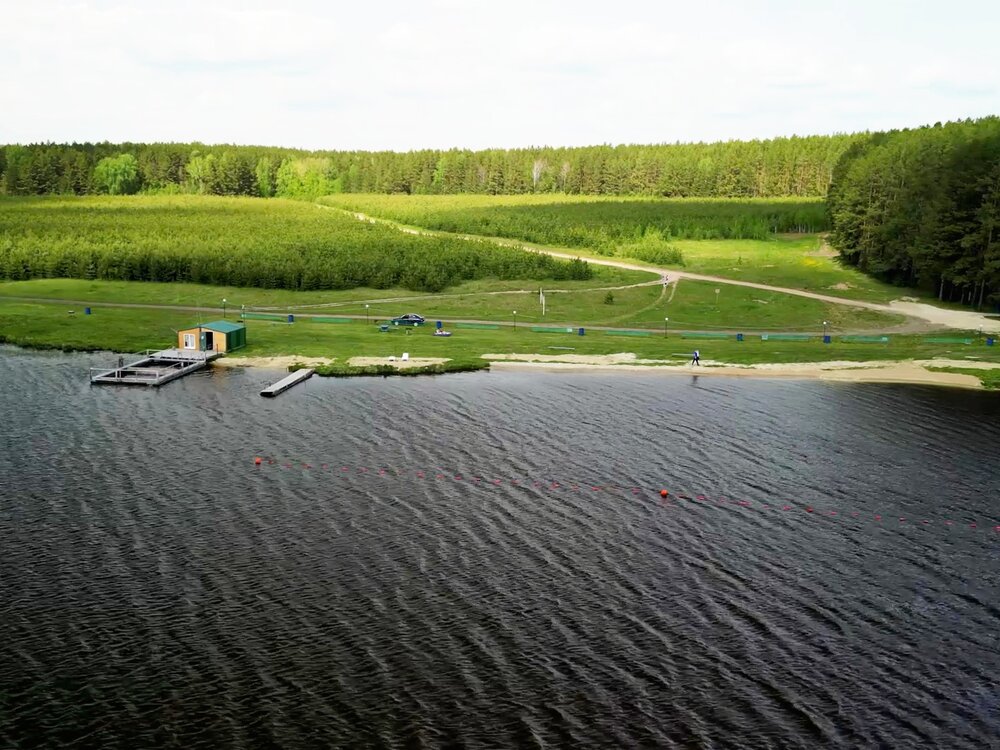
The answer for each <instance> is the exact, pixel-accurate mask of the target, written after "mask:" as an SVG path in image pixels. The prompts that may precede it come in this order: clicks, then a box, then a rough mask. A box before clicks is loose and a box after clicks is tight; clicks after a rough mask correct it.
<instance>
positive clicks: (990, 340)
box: [986, 336, 995, 346]
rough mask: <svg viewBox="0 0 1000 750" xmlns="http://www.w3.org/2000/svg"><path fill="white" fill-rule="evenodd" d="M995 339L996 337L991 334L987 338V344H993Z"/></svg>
mask: <svg viewBox="0 0 1000 750" xmlns="http://www.w3.org/2000/svg"><path fill="white" fill-rule="evenodd" d="M994 340H995V339H994V338H993V337H992V336H990V337H989V338H987V339H986V346H993V341H994Z"/></svg>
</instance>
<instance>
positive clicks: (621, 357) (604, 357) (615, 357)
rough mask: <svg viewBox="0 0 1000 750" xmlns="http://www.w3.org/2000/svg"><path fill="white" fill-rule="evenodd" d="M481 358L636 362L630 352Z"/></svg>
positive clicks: (610, 363) (571, 362) (525, 360)
mask: <svg viewBox="0 0 1000 750" xmlns="http://www.w3.org/2000/svg"><path fill="white" fill-rule="evenodd" d="M482 358H483V359H489V360H493V361H497V360H499V361H506V362H562V363H563V364H573V365H622V364H628V363H635V362H636V361H637V360H636V356H635V354H633V353H632V352H621V353H619V354H483V355H482ZM656 361H660V360H656Z"/></svg>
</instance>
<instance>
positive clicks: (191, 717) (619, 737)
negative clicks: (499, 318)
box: [0, 348, 1000, 748]
mask: <svg viewBox="0 0 1000 750" xmlns="http://www.w3.org/2000/svg"><path fill="white" fill-rule="evenodd" d="M109 361H110V358H109V356H108V355H103V356H102V355H65V354H37V353H27V352H22V351H19V350H16V349H11V348H4V349H0V386H2V389H0V419H2V422H0V477H2V484H0V746H3V747H14V748H19V747H25V748H26V747H64V746H65V747H70V746H72V747H116V748H117V747H121V748H138V747H153V746H167V747H183V748H244V747H246V748H256V747H291V748H298V747H303V748H311V747H428V748H430V747H515V746H517V747H595V748H606V747H706V748H707V747H712V748H721V747H775V748H777V747H781V748H786V747H802V748H815V747H906V748H911V747H947V748H982V747H987V746H993V747H996V746H997V743H998V741H1000V740H998V737H1000V708H998V706H1000V635H998V633H1000V558H998V552H1000V533H998V532H997V531H996V530H995V528H994V527H995V526H997V525H998V524H1000V519H998V516H1000V497H998V495H1000V471H998V465H997V460H998V455H1000V397H998V396H996V395H991V394H986V393H978V392H965V391H950V390H944V389H931V388H914V387H897V386H866V385H847V384H823V383H809V382H788V381H768V380H747V379H740V380H728V379H721V378H704V377H703V378H697V379H696V378H686V377H678V376H665V375H658V374H649V375H645V374H638V375H636V374H628V375H626V376H616V375H613V374H564V373H560V374H537V373H531V374H528V373H475V374H469V375H456V376H447V377H440V378H399V379H391V378H390V379H367V378H366V379H352V380H326V379H320V378H313V379H312V380H310V381H308V382H307V383H305V384H304V385H301V386H298V387H297V388H295V389H294V390H292V391H289V392H288V393H286V394H284V395H282V396H280V397H278V398H277V399H274V400H265V399H261V398H260V397H259V396H258V395H257V392H258V391H259V389H260V388H262V387H263V386H264V385H266V384H268V383H269V382H273V381H274V380H276V379H277V377H279V374H278V373H275V372H273V371H271V372H269V371H260V370H257V371H249V370H226V369H223V368H216V369H215V370H213V371H211V372H206V373H201V374H198V375H194V376H191V377H188V378H186V379H184V380H181V381H178V382H175V383H172V384H170V385H167V386H165V387H163V388H161V389H158V390H145V389H128V388H117V387H90V386H89V385H88V383H87V367H89V366H90V365H97V364H103V363H107V362H109ZM256 456H260V457H262V459H263V462H262V465H261V466H259V467H257V466H255V465H254V457H256ZM660 488H666V489H668V490H669V491H670V492H671V493H672V495H671V496H670V497H669V498H668V499H667V500H666V501H662V500H661V498H660V496H659V494H658V491H659V489H660ZM678 495H686V496H687V497H688V498H690V499H684V498H680V497H676V496H678ZM699 496H702V499H699ZM810 511H811V512H810ZM900 519H905V520H900ZM973 525H974V526H973Z"/></svg>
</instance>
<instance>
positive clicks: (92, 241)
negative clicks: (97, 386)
mask: <svg viewBox="0 0 1000 750" xmlns="http://www.w3.org/2000/svg"><path fill="white" fill-rule="evenodd" d="M592 273H593V271H592V269H591V267H590V266H589V265H588V264H587V263H585V262H583V261H580V260H573V261H563V260H557V259H555V258H552V257H550V256H548V255H541V254H539V253H527V252H524V251H522V250H519V249H517V248H507V247H500V246H497V245H482V246H477V245H474V244H472V243H469V242H464V241H462V240H457V239H449V238H438V237H421V236H415V235H409V234H404V233H401V232H398V231H396V230H394V229H390V228H387V227H384V226H380V225H375V224H369V223H364V222H360V221H357V220H355V219H353V218H351V217H349V216H346V215H344V214H341V213H339V212H336V211H333V210H330V209H324V208H322V207H319V206H315V205H312V204H309V203H304V202H301V201H286V200H274V201H252V200H249V199H246V198H204V197H199V196H134V197H129V198H102V197H94V198H72V199H64V198H57V197H48V198H8V199H6V200H3V201H0V279H12V280H19V279H31V278H45V277H63V278H79V279H106V280H122V281H167V282H173V281H188V282H195V283H200V284H215V285H231V286H243V287H260V288H265V289H267V288H282V289H352V288H355V287H361V286H364V287H371V288H375V289H386V288H390V287H404V288H407V289H413V290H418V291H430V292H437V291H440V290H442V289H444V288H445V287H448V286H451V285H453V284H457V283H459V282H461V281H466V280H471V279H479V278H486V277H489V278H498V279H554V280H564V279H589V278H590V277H591V275H592Z"/></svg>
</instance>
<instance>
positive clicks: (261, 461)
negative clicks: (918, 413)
mask: <svg viewBox="0 0 1000 750" xmlns="http://www.w3.org/2000/svg"><path fill="white" fill-rule="evenodd" d="M253 462H254V465H255V466H256V467H277V468H278V469H282V470H301V471H312V470H314V469H316V470H318V471H320V472H329V473H331V474H333V475H338V476H341V477H344V476H356V475H372V476H376V477H383V478H393V479H400V478H411V479H419V480H427V479H433V480H434V481H442V480H444V481H451V482H466V483H468V484H472V485H475V486H485V487H501V486H508V487H515V488H521V489H524V488H531V489H538V490H546V491H570V492H587V491H589V492H604V493H616V492H624V493H630V494H631V495H633V496H643V495H649V494H652V495H653V496H654V497H655V496H659V498H660V506H661V507H663V506H668V505H669V506H674V507H683V506H685V505H688V506H691V505H695V506H697V505H703V506H713V507H732V506H736V507H738V508H743V509H747V510H754V511H778V512H788V511H797V510H802V511H804V512H805V513H807V514H810V515H813V516H816V517H824V518H837V519H853V520H858V521H866V520H867V521H871V522H872V523H875V524H878V525H880V526H884V524H883V519H884V518H885V516H884V514H882V513H871V512H870V511H869V512H863V511H860V510H855V511H841V510H820V509H817V508H815V507H814V506H812V505H806V504H802V503H796V502H794V501H790V500H789V501H780V502H763V501H757V502H753V501H750V500H736V499H732V498H728V497H725V496H719V497H717V498H714V499H713V498H711V497H709V496H708V495H703V494H695V495H689V494H685V493H671V492H670V491H668V490H666V489H662V488H661V489H651V488H643V487H635V486H623V485H616V484H591V483H589V482H585V481H557V480H553V479H544V480H542V479H534V480H532V479H519V478H508V479H498V478H493V479H488V478H486V477H481V476H468V475H463V474H461V473H458V472H454V471H447V470H445V469H444V468H440V467H439V468H437V469H399V468H395V467H381V468H380V467H368V466H353V467H352V466H331V465H330V464H327V463H322V464H311V463H308V462H305V461H300V460H298V459H294V460H293V459H276V458H273V457H264V456H255V457H254V459H253ZM671 498H675V499H676V502H673V501H671ZM896 518H898V521H897V522H896V523H897V524H898V525H907V524H909V525H911V526H935V525H941V526H945V527H958V526H965V527H967V528H969V529H974V530H975V529H985V530H992V531H994V532H996V533H998V534H1000V520H993V521H990V522H987V523H985V524H980V523H979V521H968V520H966V521H958V520H956V519H952V518H947V519H927V518H922V519H920V520H919V522H918V521H916V520H913V519H908V518H907V516H896Z"/></svg>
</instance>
